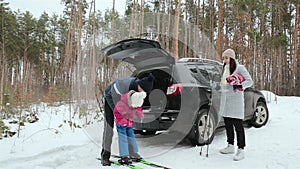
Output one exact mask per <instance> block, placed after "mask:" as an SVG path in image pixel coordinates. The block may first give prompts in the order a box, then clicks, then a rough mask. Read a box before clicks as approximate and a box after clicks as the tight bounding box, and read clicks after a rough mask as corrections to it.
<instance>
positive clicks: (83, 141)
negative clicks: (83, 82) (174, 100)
mask: <svg viewBox="0 0 300 169" xmlns="http://www.w3.org/2000/svg"><path fill="white" fill-rule="evenodd" d="M263 93H264V94H265V96H266V97H267V99H268V100H269V101H270V102H269V103H268V108H269V111H270V118H269V122H268V123H267V125H266V126H264V127H262V128H253V127H252V128H246V129H245V130H246V144H247V146H246V148H245V159H244V160H242V161H238V162H236V161H233V159H232V158H233V155H223V154H220V153H219V149H220V148H223V147H224V146H225V145H226V138H225V131H224V129H222V128H221V129H218V131H217V133H216V136H215V138H214V140H213V142H212V144H210V145H209V157H208V158H207V157H205V154H206V148H207V146H204V147H203V154H204V155H202V156H200V155H199V151H200V149H201V147H191V146H189V145H187V144H180V145H177V146H175V147H173V146H170V145H161V144H159V145H155V146H154V145H153V144H149V143H147V142H146V143H145V140H147V139H145V138H139V136H137V138H138V144H139V148H140V154H141V155H142V156H143V157H144V158H146V159H147V160H149V161H152V162H155V163H158V164H162V165H165V166H169V167H171V168H174V169H192V168H209V169H210V168H213V169H219V168H220V169H221V168H222V169H224V168H230V169H235V168H236V169H241V168H247V169H296V168H300V161H299V160H300V97H282V96H277V97H276V99H275V96H274V95H273V94H272V93H270V92H266V91H263ZM38 111H39V119H40V120H39V121H38V122H36V123H32V124H27V123H26V126H25V127H23V128H22V131H21V134H20V137H19V138H17V136H16V135H15V136H14V137H12V138H5V139H3V140H1V141H0V152H1V153H0V168H1V169H99V168H126V167H119V166H111V167H102V166H101V164H100V161H98V160H96V157H98V155H99V150H100V145H101V135H102V129H101V125H102V124H100V125H91V126H89V128H86V129H80V128H75V129H70V127H69V126H68V124H67V123H64V122H63V120H68V118H69V112H70V107H69V106H68V105H63V106H58V107H44V108H42V109H41V108H39V109H38ZM78 123H79V122H78ZM62 124H63V125H62ZM112 149H113V150H112V151H113V154H118V146H117V135H116V133H115V136H114V138H113V146H112ZM140 165H141V166H142V167H143V168H150V167H148V166H145V165H142V164H140Z"/></svg>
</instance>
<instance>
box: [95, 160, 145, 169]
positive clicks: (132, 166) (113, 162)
mask: <svg viewBox="0 0 300 169" xmlns="http://www.w3.org/2000/svg"><path fill="white" fill-rule="evenodd" d="M97 160H100V161H101V158H97ZM109 161H110V162H111V163H112V164H114V165H118V166H125V167H128V168H131V169H143V168H142V167H139V166H136V165H132V164H129V165H125V164H121V163H119V162H118V161H117V160H109Z"/></svg>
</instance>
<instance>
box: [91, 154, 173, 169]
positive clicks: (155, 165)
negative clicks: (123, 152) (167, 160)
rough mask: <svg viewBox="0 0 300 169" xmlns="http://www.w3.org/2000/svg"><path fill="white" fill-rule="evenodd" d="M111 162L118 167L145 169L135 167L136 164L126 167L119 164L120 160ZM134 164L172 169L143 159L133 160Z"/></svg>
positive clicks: (115, 156)
mask: <svg viewBox="0 0 300 169" xmlns="http://www.w3.org/2000/svg"><path fill="white" fill-rule="evenodd" d="M112 157H114V158H121V156H118V155H112ZM97 159H98V160H101V159H100V158H97ZM110 162H111V163H112V164H114V165H118V166H126V167H128V168H131V169H143V168H142V167H140V166H137V165H134V164H129V165H126V164H121V163H119V162H118V160H110ZM133 162H134V163H141V164H145V165H148V166H151V167H155V168H161V169H171V168H170V167H166V166H162V165H160V164H155V163H153V162H150V161H147V160H144V159H141V160H138V161H135V160H133Z"/></svg>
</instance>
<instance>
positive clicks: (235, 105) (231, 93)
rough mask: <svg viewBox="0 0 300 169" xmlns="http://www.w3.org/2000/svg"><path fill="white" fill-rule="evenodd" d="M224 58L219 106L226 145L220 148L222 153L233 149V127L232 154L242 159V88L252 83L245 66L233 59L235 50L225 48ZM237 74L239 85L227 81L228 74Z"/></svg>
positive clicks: (243, 141)
mask: <svg viewBox="0 0 300 169" xmlns="http://www.w3.org/2000/svg"><path fill="white" fill-rule="evenodd" d="M222 57H223V59H224V62H225V63H224V66H223V76H222V79H221V89H222V94H221V107H220V114H221V116H222V117H223V118H224V122H225V129H226V136H227V143H228V145H227V147H226V148H224V149H221V150H220V152H221V153H222V154H233V153H234V152H235V149H234V128H235V131H236V136H237V146H238V149H237V152H236V154H235V155H234V158H233V159H234V160H236V161H238V160H242V159H243V158H244V147H245V146H246V144H245V131H244V127H243V119H244V92H243V89H246V88H248V87H251V86H252V85H253V81H252V78H251V76H250V74H249V72H248V71H247V69H246V68H245V66H243V65H240V64H238V62H237V61H236V59H235V52H234V50H232V49H227V50H225V51H224V52H223V54H222ZM233 74H237V75H239V76H242V77H243V78H244V79H243V82H241V83H240V84H239V85H232V83H228V82H227V80H226V78H228V77H230V75H233Z"/></svg>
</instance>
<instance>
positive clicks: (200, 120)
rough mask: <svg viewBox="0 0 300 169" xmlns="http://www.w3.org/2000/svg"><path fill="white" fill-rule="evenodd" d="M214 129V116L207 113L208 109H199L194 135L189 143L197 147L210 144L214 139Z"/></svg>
mask: <svg viewBox="0 0 300 169" xmlns="http://www.w3.org/2000/svg"><path fill="white" fill-rule="evenodd" d="M215 127H216V122H215V118H214V116H213V115H212V114H211V113H209V110H208V109H201V110H200V111H199V113H198V117H197V120H196V122H195V128H194V132H195V135H194V138H192V140H191V141H192V142H193V143H194V144H195V145H199V146H201V145H205V144H210V143H211V142H212V140H213V138H214V130H215Z"/></svg>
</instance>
